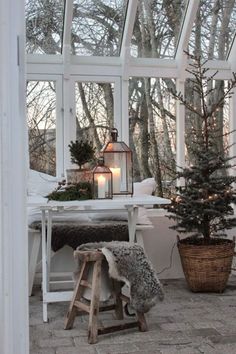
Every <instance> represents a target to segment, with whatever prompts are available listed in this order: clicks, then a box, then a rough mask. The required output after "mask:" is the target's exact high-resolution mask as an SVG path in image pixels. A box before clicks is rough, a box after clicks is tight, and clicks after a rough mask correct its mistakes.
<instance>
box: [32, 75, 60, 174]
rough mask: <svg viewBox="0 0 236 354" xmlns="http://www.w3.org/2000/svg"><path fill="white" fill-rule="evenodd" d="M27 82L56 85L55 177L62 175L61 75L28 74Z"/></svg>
mask: <svg viewBox="0 0 236 354" xmlns="http://www.w3.org/2000/svg"><path fill="white" fill-rule="evenodd" d="M27 81H54V82H55V83H56V175H57V177H61V176H63V175H64V147H63V145H64V138H63V136H64V115H63V88H62V75H49V74H45V75H44V74H28V75H27Z"/></svg>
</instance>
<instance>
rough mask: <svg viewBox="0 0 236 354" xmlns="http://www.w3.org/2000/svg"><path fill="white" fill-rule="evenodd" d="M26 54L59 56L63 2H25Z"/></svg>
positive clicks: (34, 0)
mask: <svg viewBox="0 0 236 354" xmlns="http://www.w3.org/2000/svg"><path fill="white" fill-rule="evenodd" d="M25 6H26V8H25V12H26V52H27V53H28V54H61V49H62V35H63V21H64V0H26V5H25Z"/></svg>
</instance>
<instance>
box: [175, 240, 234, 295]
mask: <svg viewBox="0 0 236 354" xmlns="http://www.w3.org/2000/svg"><path fill="white" fill-rule="evenodd" d="M224 241H225V243H221V244H216V245H201V246H200V245H192V244H186V243H183V242H184V240H182V241H181V240H179V239H178V244H177V245H178V249H179V254H180V258H181V263H182V267H183V271H184V275H185V278H186V281H187V283H188V286H189V288H190V289H191V290H192V291H193V292H219V293H220V292H223V291H224V289H225V287H226V284H227V281H228V278H229V275H230V272H231V267H232V261H233V255H234V246H235V240H224Z"/></svg>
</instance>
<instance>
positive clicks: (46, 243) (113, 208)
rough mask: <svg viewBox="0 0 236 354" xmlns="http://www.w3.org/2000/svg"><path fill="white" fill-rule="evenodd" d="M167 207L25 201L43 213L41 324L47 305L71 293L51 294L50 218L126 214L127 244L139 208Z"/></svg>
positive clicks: (147, 199)
mask: <svg viewBox="0 0 236 354" xmlns="http://www.w3.org/2000/svg"><path fill="white" fill-rule="evenodd" d="M165 204H170V200H169V199H165V198H160V197H155V196H149V195H143V196H133V197H132V196H117V197H114V198H113V199H106V200H100V199H93V200H92V199H91V200H90V199H89V200H78V201H77V200H76V201H66V202H59V201H48V202H47V203H41V202H40V201H34V199H33V198H30V197H29V198H28V203H27V205H28V206H29V207H37V208H39V209H40V210H41V212H42V296H43V321H44V322H48V314H47V304H48V303H52V302H59V301H70V300H71V298H72V293H73V292H72V291H50V263H51V237H52V223H53V216H54V215H58V214H59V213H60V214H66V213H68V212H69V213H94V212H96V213H108V212H109V213H120V212H124V211H127V215H128V231H129V242H135V232H136V224H137V219H138V208H139V207H145V206H153V205H165Z"/></svg>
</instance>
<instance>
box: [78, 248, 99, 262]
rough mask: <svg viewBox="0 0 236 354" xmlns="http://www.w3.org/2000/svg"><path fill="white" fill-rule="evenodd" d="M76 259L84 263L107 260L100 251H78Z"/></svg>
mask: <svg viewBox="0 0 236 354" xmlns="http://www.w3.org/2000/svg"><path fill="white" fill-rule="evenodd" d="M74 258H79V259H80V260H82V261H87V262H95V261H98V260H103V259H105V256H104V254H103V253H102V251H101V250H100V249H92V250H81V251H80V250H76V251H74Z"/></svg>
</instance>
